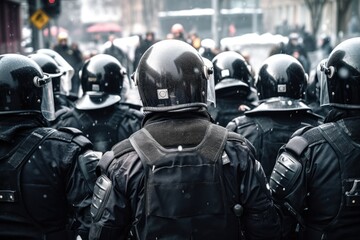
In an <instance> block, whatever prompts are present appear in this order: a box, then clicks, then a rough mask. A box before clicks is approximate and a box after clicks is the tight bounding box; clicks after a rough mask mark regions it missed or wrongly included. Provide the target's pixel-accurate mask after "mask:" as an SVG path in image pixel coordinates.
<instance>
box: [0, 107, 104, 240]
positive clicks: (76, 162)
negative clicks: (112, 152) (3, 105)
mask: <svg viewBox="0 0 360 240" xmlns="http://www.w3.org/2000/svg"><path fill="white" fill-rule="evenodd" d="M46 126H47V123H45V122H44V121H43V120H42V118H40V117H39V116H35V115H33V114H28V115H21V114H19V115H18V116H9V115H7V116H5V115H2V116H1V119H0V168H1V169H0V174H1V176H0V192H1V195H2V196H3V198H2V200H3V201H1V200H0V239H13V240H14V239H18V240H23V239H50V240H52V239H56V240H57V239H59V240H60V239H65V240H67V239H75V238H76V236H77V235H80V236H81V237H82V239H87V238H88V231H89V225H90V222H91V217H90V212H89V209H90V204H91V197H92V192H93V186H94V183H95V180H96V175H95V167H96V164H97V162H98V159H99V158H98V156H97V155H96V154H95V153H94V152H93V151H91V148H92V145H91V143H90V141H89V140H88V139H87V138H85V137H84V136H83V135H82V133H81V132H79V130H75V129H64V130H59V131H57V130H55V129H53V130H51V129H50V128H45V127H46ZM39 129H48V130H49V132H48V133H50V134H49V135H48V136H47V137H45V138H43V141H42V142H41V144H40V145H38V146H36V144H35V147H34V148H33V149H31V145H32V143H33V142H34V141H30V142H27V144H25V146H23V145H22V142H23V141H24V140H25V139H26V138H27V137H29V136H32V137H33V139H36V138H39V137H40V135H39V134H37V133H34V132H33V131H34V130H37V131H39ZM48 130H47V131H48ZM36 141H37V140H36ZM20 146H22V147H20ZM31 150H32V153H31V154H30V155H28V156H26V154H27V153H28V152H29V151H31ZM14 156H16V157H14ZM25 156H26V157H25ZM23 157H24V161H23V162H18V160H20V159H21V158H23ZM9 159H12V160H11V161H9ZM14 162H15V163H18V169H17V170H16V169H15V168H14V167H13V166H15V165H16V164H15V165H14V164H13V163H14ZM10 163H11V164H10ZM9 171H13V174H11V175H9V174H8V173H9ZM16 186H17V187H16ZM6 198H7V199H6Z"/></svg>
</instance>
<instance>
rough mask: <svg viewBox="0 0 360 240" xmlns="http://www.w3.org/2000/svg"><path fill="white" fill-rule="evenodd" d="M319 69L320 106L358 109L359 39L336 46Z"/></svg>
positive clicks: (359, 94) (359, 87)
mask: <svg viewBox="0 0 360 240" xmlns="http://www.w3.org/2000/svg"><path fill="white" fill-rule="evenodd" d="M321 69H322V73H323V75H324V77H321V78H320V105H321V106H324V105H330V106H336V107H340V108H346V109H360V37H356V38H351V39H348V40H345V41H343V42H341V43H340V44H339V45H337V46H336V47H335V48H334V49H333V51H332V52H331V53H330V55H329V57H328V60H327V62H326V63H325V64H323V65H322V66H321Z"/></svg>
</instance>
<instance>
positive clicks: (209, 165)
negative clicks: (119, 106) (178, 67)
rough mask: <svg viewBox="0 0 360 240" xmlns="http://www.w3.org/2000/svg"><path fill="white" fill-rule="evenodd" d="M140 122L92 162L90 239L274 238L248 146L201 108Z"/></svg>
mask: <svg viewBox="0 0 360 240" xmlns="http://www.w3.org/2000/svg"><path fill="white" fill-rule="evenodd" d="M144 120H145V121H144V122H145V123H144V126H143V128H142V130H140V131H138V132H136V133H134V134H133V135H132V136H131V137H130V139H128V140H125V141H123V142H121V143H119V144H117V145H115V146H114V147H113V149H112V151H110V152H107V153H106V154H105V155H104V156H103V158H102V160H101V162H100V163H99V166H100V168H101V169H102V171H103V175H102V176H101V177H100V178H98V181H97V186H96V189H95V191H94V193H95V195H94V201H93V208H92V215H93V218H94V224H93V225H92V228H91V231H90V238H91V239H126V237H127V236H128V234H129V231H130V229H131V228H132V231H131V232H132V234H133V235H135V236H136V237H137V238H138V239H156V238H157V237H158V238H159V239H241V238H240V236H241V232H240V224H241V226H242V230H244V231H243V234H244V235H245V237H246V239H277V237H278V233H279V221H278V216H277V213H276V211H275V209H274V207H273V203H272V199H271V196H270V195H269V194H268V193H269V191H268V189H266V188H267V185H266V178H265V175H264V173H263V170H262V167H261V165H260V164H259V162H258V161H256V160H255V158H254V155H253V149H252V146H251V144H250V145H249V144H248V142H247V141H246V140H245V139H244V138H242V137H241V136H240V135H238V134H234V133H229V134H228V132H227V130H226V129H225V128H223V127H220V126H218V125H216V124H213V123H211V122H210V118H209V115H208V114H207V113H205V112H202V111H199V112H183V113H178V114H174V113H169V114H166V113H163V114H149V115H147V116H146V117H145V119H144Z"/></svg>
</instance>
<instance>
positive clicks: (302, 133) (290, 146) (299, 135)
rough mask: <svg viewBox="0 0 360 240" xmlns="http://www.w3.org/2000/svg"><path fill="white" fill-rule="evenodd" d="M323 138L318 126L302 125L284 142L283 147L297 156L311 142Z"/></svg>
mask: <svg viewBox="0 0 360 240" xmlns="http://www.w3.org/2000/svg"><path fill="white" fill-rule="evenodd" d="M321 139H324V138H323V136H322V135H321V134H319V128H317V127H310V126H309V127H308V126H306V127H303V128H300V129H299V130H297V131H296V132H295V133H294V134H293V135H292V137H291V138H290V140H289V141H288V142H287V143H286V145H285V149H286V150H290V151H291V152H292V153H293V154H295V155H296V156H297V157H299V156H300V155H301V153H302V152H303V151H304V150H305V149H306V148H307V147H308V146H309V145H310V144H312V143H315V142H317V141H320V140H321Z"/></svg>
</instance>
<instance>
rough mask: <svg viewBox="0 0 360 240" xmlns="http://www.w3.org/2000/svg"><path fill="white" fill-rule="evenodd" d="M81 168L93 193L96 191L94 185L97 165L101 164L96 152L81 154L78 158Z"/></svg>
mask: <svg viewBox="0 0 360 240" xmlns="http://www.w3.org/2000/svg"><path fill="white" fill-rule="evenodd" d="M78 162H79V167H80V169H81V172H82V174H83V175H84V177H85V180H86V183H87V184H88V186H89V189H91V191H93V190H94V183H95V181H96V173H95V169H96V165H97V164H98V162H99V154H97V152H94V151H87V152H85V153H84V154H81V155H80V156H79V158H78Z"/></svg>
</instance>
